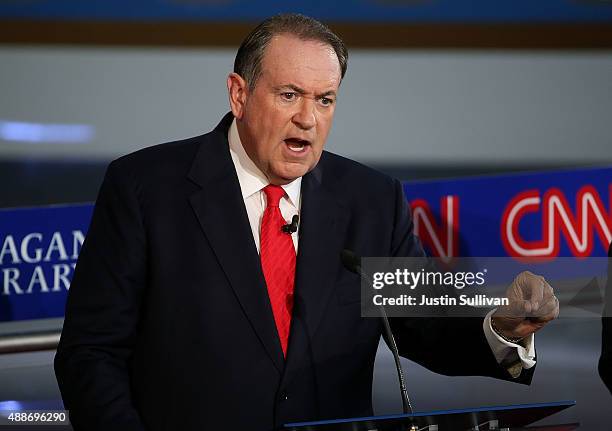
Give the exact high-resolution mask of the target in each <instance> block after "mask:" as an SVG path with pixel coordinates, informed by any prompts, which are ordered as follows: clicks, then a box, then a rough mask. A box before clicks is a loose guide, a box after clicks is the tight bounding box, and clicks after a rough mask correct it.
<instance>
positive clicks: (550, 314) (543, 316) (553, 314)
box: [532, 296, 559, 323]
mask: <svg viewBox="0 0 612 431" xmlns="http://www.w3.org/2000/svg"><path fill="white" fill-rule="evenodd" d="M557 317H559V300H558V299H557V297H556V296H553V299H552V300H550V301H548V302H547V303H546V304H545V305H542V307H540V310H538V313H537V314H535V315H534V317H533V318H532V319H533V320H534V321H536V322H541V323H547V322H550V321H551V320H554V319H556V318H557Z"/></svg>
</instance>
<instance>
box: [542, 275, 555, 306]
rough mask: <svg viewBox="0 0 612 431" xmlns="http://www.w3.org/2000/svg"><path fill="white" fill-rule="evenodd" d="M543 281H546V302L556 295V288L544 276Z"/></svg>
mask: <svg viewBox="0 0 612 431" xmlns="http://www.w3.org/2000/svg"><path fill="white" fill-rule="evenodd" d="M542 282H543V283H544V301H545V302H546V301H547V300H548V299H550V298H552V297H553V296H555V290H554V289H553V288H552V286H551V285H550V284H548V281H546V279H545V278H544V277H542Z"/></svg>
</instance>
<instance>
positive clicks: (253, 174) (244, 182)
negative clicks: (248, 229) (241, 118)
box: [227, 118, 302, 208]
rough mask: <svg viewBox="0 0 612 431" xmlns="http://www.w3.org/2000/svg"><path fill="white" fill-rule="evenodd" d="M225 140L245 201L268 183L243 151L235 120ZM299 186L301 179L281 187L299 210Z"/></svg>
mask: <svg viewBox="0 0 612 431" xmlns="http://www.w3.org/2000/svg"><path fill="white" fill-rule="evenodd" d="M227 139H228V141H229V147H230V155H231V156H232V162H234V167H235V168H236V174H238V182H239V183H240V190H241V191H242V198H243V199H246V198H248V197H249V196H251V195H253V194H255V193H257V192H259V191H261V190H262V189H263V188H264V187H265V186H267V185H268V184H269V183H270V182H269V181H268V179H267V178H266V176H265V175H264V173H263V172H261V171H260V170H259V168H258V167H257V166H256V165H255V163H253V161H252V160H251V159H250V158H249V156H248V154H247V153H246V151H245V150H244V147H243V146H242V141H241V140H240V135H239V134H238V126H237V125H236V119H235V118H234V120H233V121H232V124H231V126H230V128H229V132H228V136H227ZM301 186H302V177H300V178H297V179H295V180H293V181H292V182H290V183H289V184H285V185H283V186H281V187H282V188H283V189H284V190H285V193H286V194H287V196H288V197H289V201H290V202H291V203H292V204H293V206H295V207H296V208H299V202H300V193H301Z"/></svg>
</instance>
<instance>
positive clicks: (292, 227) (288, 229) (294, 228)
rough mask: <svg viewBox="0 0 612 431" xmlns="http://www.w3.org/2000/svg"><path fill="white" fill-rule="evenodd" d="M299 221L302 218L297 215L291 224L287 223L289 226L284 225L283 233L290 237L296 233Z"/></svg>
mask: <svg viewBox="0 0 612 431" xmlns="http://www.w3.org/2000/svg"><path fill="white" fill-rule="evenodd" d="M299 221H300V216H299V215H297V214H296V215H294V216H293V218H292V219H291V223H287V224H285V225H283V226H282V227H281V231H283V232H284V233H287V234H289V235H291V234H292V233H294V232H297V230H298V223H299Z"/></svg>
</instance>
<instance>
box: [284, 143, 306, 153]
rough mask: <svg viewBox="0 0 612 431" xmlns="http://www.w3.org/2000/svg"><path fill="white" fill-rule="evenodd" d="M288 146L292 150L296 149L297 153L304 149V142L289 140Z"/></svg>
mask: <svg viewBox="0 0 612 431" xmlns="http://www.w3.org/2000/svg"><path fill="white" fill-rule="evenodd" d="M287 146H288V147H289V149H290V150H291V151H295V152H296V153H298V152H300V151H303V150H304V144H301V143H296V142H287Z"/></svg>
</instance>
